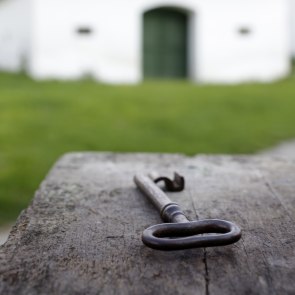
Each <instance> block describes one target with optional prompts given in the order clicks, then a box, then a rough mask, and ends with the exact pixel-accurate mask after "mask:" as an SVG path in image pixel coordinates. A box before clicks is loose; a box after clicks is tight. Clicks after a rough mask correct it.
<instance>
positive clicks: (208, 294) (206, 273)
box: [203, 248, 210, 295]
mask: <svg viewBox="0 0 295 295" xmlns="http://www.w3.org/2000/svg"><path fill="white" fill-rule="evenodd" d="M203 253H204V257H203V262H204V265H205V275H204V278H205V284H206V285H205V286H206V288H205V295H210V291H209V284H210V276H209V269H208V260H207V249H206V248H204V249H203Z"/></svg>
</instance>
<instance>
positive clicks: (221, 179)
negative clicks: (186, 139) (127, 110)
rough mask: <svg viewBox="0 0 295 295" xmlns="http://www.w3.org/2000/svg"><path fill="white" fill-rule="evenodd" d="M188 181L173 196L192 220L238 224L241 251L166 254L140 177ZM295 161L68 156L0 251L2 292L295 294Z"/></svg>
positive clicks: (229, 248) (156, 217)
mask: <svg viewBox="0 0 295 295" xmlns="http://www.w3.org/2000/svg"><path fill="white" fill-rule="evenodd" d="M151 171H158V172H159V173H160V174H163V175H167V176H172V174H173V172H174V171H177V172H179V173H181V174H183V175H184V176H185V177H186V184H187V185H186V189H185V191H183V192H180V193H169V197H170V198H171V199H172V200H174V201H176V202H178V203H179V204H180V205H181V207H182V208H183V209H185V210H184V211H185V212H186V215H187V217H188V218H189V219H198V218H199V219H202V218H221V219H228V220H230V221H233V222H235V223H237V224H239V225H240V227H241V228H242V230H243V238H242V240H241V241H240V242H238V243H237V244H234V245H230V246H226V247H220V248H207V249H193V250H185V251H174V252H162V251H156V250H152V249H149V248H147V247H145V246H144V245H143V244H142V242H141V233H142V231H143V229H145V228H146V227H148V226H150V225H153V224H157V223H160V222H161V220H160V217H159V214H158V212H157V211H156V210H155V208H154V207H153V205H152V204H150V203H149V201H148V200H147V199H146V198H145V197H144V196H143V195H142V194H141V193H140V192H139V191H138V190H137V189H136V187H135V185H134V183H133V176H134V174H135V173H139V172H140V173H142V172H144V173H149V172H151ZM294 216H295V161H287V160H284V159H279V158H277V159H275V158H265V157H229V156H228V157H226V156H199V157H184V156H180V155H151V154H111V153H75V154H68V155H65V156H64V157H63V158H62V159H61V160H60V161H58V163H57V164H56V165H55V166H54V168H53V169H52V170H51V172H50V173H49V175H48V176H47V178H46V180H45V181H44V182H43V183H42V184H41V186H40V188H39V190H38V191H37V192H36V195H35V198H34V199H33V201H32V203H31V205H30V206H29V207H28V208H27V209H26V210H25V211H24V212H23V213H22V214H21V215H20V217H19V218H18V221H17V223H16V225H15V226H14V228H13V230H12V232H11V234H10V236H9V239H8V241H7V242H6V243H5V244H4V245H3V246H2V247H1V248H0V294H3V295H4V294H5V295H9V294H197V295H198V294H216V295H217V294H279V295H281V294H295V255H294V254H295V226H294Z"/></svg>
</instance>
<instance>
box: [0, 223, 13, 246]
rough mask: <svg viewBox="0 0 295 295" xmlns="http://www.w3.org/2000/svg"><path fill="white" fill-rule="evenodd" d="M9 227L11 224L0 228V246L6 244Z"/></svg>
mask: <svg viewBox="0 0 295 295" xmlns="http://www.w3.org/2000/svg"><path fill="white" fill-rule="evenodd" d="M11 227H12V224H7V225H4V226H1V227H0V246H1V245H3V244H4V243H5V242H6V240H7V238H8V235H9V233H10V230H11Z"/></svg>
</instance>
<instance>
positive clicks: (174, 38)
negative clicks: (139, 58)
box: [143, 8, 188, 78]
mask: <svg viewBox="0 0 295 295" xmlns="http://www.w3.org/2000/svg"><path fill="white" fill-rule="evenodd" d="M187 23H188V21H187V15H186V14H185V13H183V12H180V11H177V10H174V9H168V8H159V9H153V10H150V11H148V12H146V13H145V14H144V32H143V33H144V37H143V51H144V52H143V70H144V77H145V78H185V77H187Z"/></svg>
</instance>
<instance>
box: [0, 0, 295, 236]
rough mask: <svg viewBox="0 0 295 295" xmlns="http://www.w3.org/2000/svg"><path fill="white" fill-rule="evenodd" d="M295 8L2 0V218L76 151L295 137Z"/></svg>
mask: <svg viewBox="0 0 295 295" xmlns="http://www.w3.org/2000/svg"><path fill="white" fill-rule="evenodd" d="M106 2H107V3H106ZM294 19H295V1H294V0H248V1H245V0H224V1H220V0H211V1H204V0H181V1H180V0H169V1H168V0H137V1H135V0H134V1H133V0H132V1H131V0H128V1H122V0H108V1H99V0H43V1H31V0H1V1H0V71H1V72H0V226H2V228H4V227H5V225H6V224H10V223H12V222H13V221H14V220H15V219H16V218H17V216H18V214H19V213H20V211H21V210H22V209H24V208H25V207H26V206H27V205H28V203H29V202H30V200H31V199H32V197H33V195H34V191H35V190H36V189H37V188H38V185H39V184H40V182H41V181H42V179H44V177H45V176H46V173H47V172H48V171H49V169H50V167H51V166H52V165H53V163H54V162H55V161H56V160H57V159H58V158H59V157H60V156H61V155H63V154H64V153H67V152H71V151H114V152H165V153H184V154H187V155H195V154H198V153H209V154H254V153H258V152H260V151H261V150H264V149H269V148H271V147H272V146H274V145H277V144H279V143H281V142H284V141H286V140H292V139H293V138H295V115H294V113H295V112H294V111H295V74H294V70H293V69H294V63H293V62H292V60H293V58H294V56H295V21H294ZM294 145H295V144H294ZM289 147H291V148H289V151H290V150H291V151H292V150H293V145H292V142H291V143H290V146H289ZM294 153H295V148H294ZM0 232H1V231H0Z"/></svg>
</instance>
